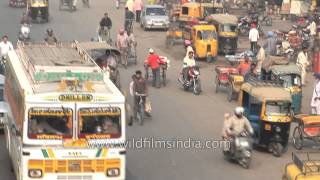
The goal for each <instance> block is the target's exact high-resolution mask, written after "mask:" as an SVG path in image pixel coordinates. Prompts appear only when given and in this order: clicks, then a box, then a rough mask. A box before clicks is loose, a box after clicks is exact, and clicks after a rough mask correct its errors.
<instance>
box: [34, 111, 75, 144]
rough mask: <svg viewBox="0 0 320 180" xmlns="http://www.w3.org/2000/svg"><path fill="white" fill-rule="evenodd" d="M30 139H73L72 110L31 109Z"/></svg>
mask: <svg viewBox="0 0 320 180" xmlns="http://www.w3.org/2000/svg"><path fill="white" fill-rule="evenodd" d="M28 137H29V138H31V139H63V138H71V137H72V109H71V108H63V107H61V108H54V107H50V108H38V107H37V108H30V109H29V113H28Z"/></svg>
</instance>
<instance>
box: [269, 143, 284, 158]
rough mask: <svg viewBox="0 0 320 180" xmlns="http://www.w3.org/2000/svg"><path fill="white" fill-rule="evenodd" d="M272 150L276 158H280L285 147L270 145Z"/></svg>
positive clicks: (279, 144) (277, 144)
mask: <svg viewBox="0 0 320 180" xmlns="http://www.w3.org/2000/svg"><path fill="white" fill-rule="evenodd" d="M269 146H270V150H271V152H272V155H273V156H275V157H280V156H281V155H282V153H283V146H282V144H281V143H276V142H274V143H270V145H269Z"/></svg>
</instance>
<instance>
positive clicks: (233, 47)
mask: <svg viewBox="0 0 320 180" xmlns="http://www.w3.org/2000/svg"><path fill="white" fill-rule="evenodd" d="M206 19H207V21H208V22H209V24H213V25H214V26H215V27H216V29H217V31H218V42H219V48H218V51H219V52H220V53H224V54H235V53H236V51H237V47H238V46H237V44H238V28H237V25H238V19H237V17H236V16H233V15H228V14H212V15H210V16H208V17H207V18H206Z"/></svg>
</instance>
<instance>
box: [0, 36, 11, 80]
mask: <svg viewBox="0 0 320 180" xmlns="http://www.w3.org/2000/svg"><path fill="white" fill-rule="evenodd" d="M11 50H13V45H12V43H11V42H10V41H8V36H6V35H4V36H3V37H2V41H1V42H0V53H1V54H0V55H1V59H0V61H1V62H0V64H1V68H0V74H3V73H4V66H5V63H6V58H7V55H8V52H9V51H11Z"/></svg>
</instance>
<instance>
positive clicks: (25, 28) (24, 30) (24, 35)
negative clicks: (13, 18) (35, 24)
mask: <svg viewBox="0 0 320 180" xmlns="http://www.w3.org/2000/svg"><path fill="white" fill-rule="evenodd" d="M29 34H30V25H29V24H27V23H23V24H22V25H21V28H20V32H19V39H20V40H23V39H29V38H30V37H29Z"/></svg>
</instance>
